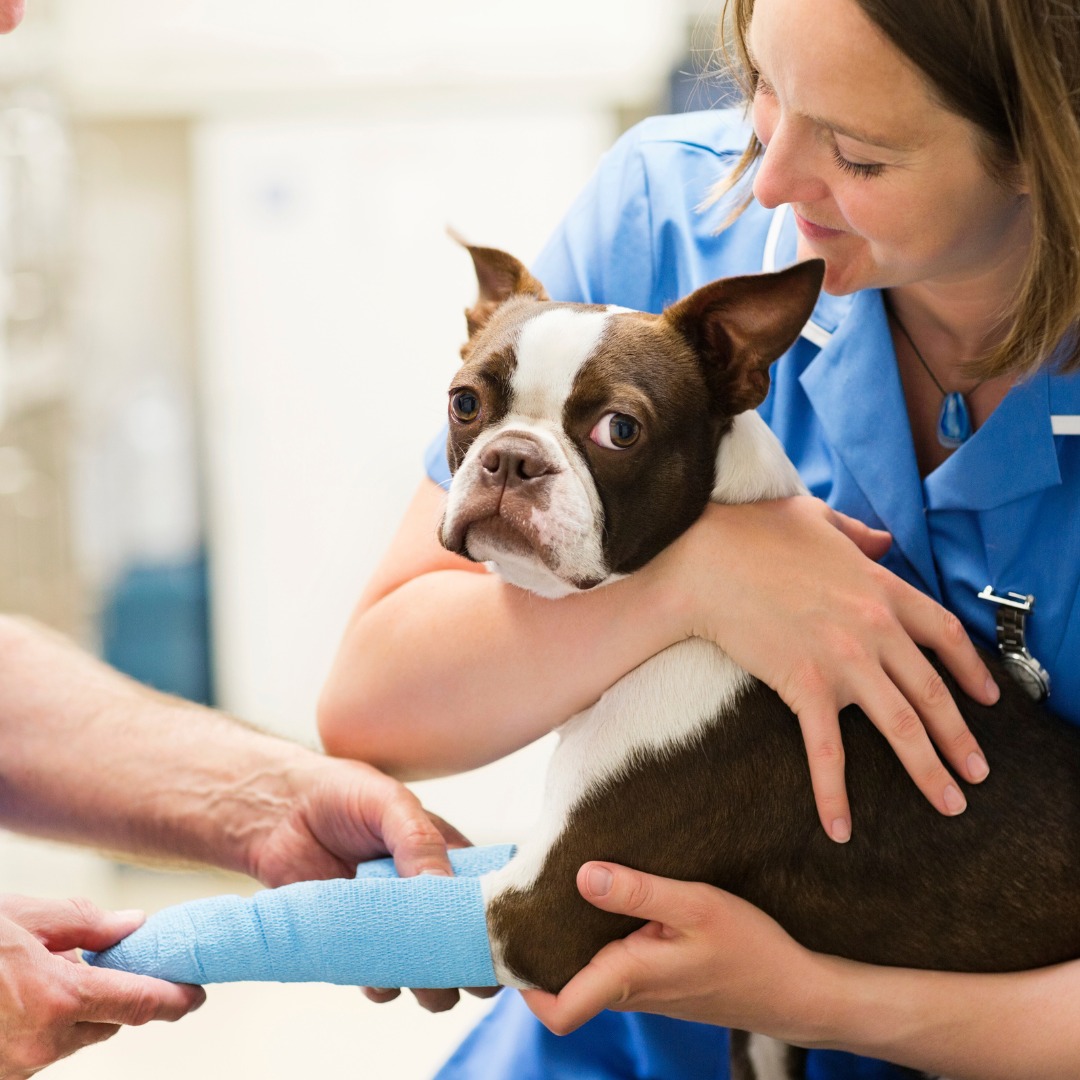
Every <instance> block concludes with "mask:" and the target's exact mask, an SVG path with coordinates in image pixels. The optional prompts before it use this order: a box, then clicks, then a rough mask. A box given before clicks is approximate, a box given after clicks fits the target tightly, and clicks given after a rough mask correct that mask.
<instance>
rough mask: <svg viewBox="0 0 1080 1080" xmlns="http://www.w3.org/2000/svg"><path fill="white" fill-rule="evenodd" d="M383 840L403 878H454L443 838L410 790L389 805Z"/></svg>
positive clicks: (383, 824) (404, 791)
mask: <svg viewBox="0 0 1080 1080" xmlns="http://www.w3.org/2000/svg"><path fill="white" fill-rule="evenodd" d="M447 828H449V826H447ZM382 838H383V842H384V843H385V844H386V846H387V848H388V849H389V850H390V852H391V853H392V854H393V856H394V865H395V866H396V867H397V872H398V873H399V874H400V875H401V876H402V877H415V876H416V875H417V874H441V875H443V876H444V877H451V876H452V875H453V873H454V871H453V868H452V867H451V866H450V859H449V857H448V856H447V854H446V843H447V842H446V840H445V839H443V834H442V833H441V832H440V831H439V827H438V826H436V824H435V823H434V822H433V821H432V820H431V818H430V817H428V815H427V814H426V813H425V811H424V808H423V807H422V806H421V805H420V800H419V799H417V797H416V796H415V795H413V793H412V792H411V791H409V790H408V789H407V788H401V790H400V791H399V792H397V794H396V795H394V796H393V797H392V798H391V799H390V801H389V802H388V803H387V804H386V806H385V808H384V810H383V814H382Z"/></svg>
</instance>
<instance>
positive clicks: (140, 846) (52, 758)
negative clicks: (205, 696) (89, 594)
mask: <svg viewBox="0 0 1080 1080" xmlns="http://www.w3.org/2000/svg"><path fill="white" fill-rule="evenodd" d="M0 823H2V824H3V825H5V826H7V827H9V828H13V829H18V830H19V831H22V832H28V833H33V834H36V835H39V836H47V837H51V838H54V839H58V840H67V841H72V842H77V843H85V844H92V845H95V846H98V847H105V848H109V849H112V850H114V851H124V852H129V853H132V854H135V855H147V856H157V857H165V858H172V859H184V860H189V861H190V860H195V861H200V862H206V863H211V864H214V865H217V866H221V867H225V868H227V869H231V870H237V871H240V872H244V873H248V874H251V875H252V876H254V877H258V878H259V879H260V880H262V881H263V882H264V883H266V884H269V885H280V884H284V883H286V882H288V881H297V880H302V879H305V878H325V877H332V876H338V875H342V874H346V875H347V874H350V873H351V872H352V871H353V870H354V869H355V866H356V863H357V862H359V861H360V860H361V859H364V858H372V857H375V856H376V855H381V854H384V853H385V852H386V851H388V850H390V851H393V852H394V854H395V856H396V857H397V859H398V865H399V867H400V868H401V869H402V871H403V872H404V873H410V872H411V873H416V872H418V871H420V870H425V869H434V870H439V871H441V872H443V873H449V872H450V867H449V864H448V862H447V860H446V850H445V842H444V839H443V836H442V835H440V829H441V830H442V831H443V832H444V833H445V834H446V835H447V836H449V837H450V838H451V839H454V840H455V841H460V839H461V838H460V837H457V836H456V834H454V833H453V830H451V829H449V827H448V826H445V824H444V823H438V824H435V823H433V822H432V821H431V820H430V819H429V817H428V816H427V815H426V814H425V813H424V812H423V809H422V807H421V806H420V804H419V802H418V801H417V800H416V798H415V796H413V795H412V794H411V793H410V792H409V791H408V790H407V789H405V788H403V787H402V786H401V785H399V784H397V783H396V782H394V781H393V780H391V779H390V778H389V777H387V776H383V775H381V774H380V773H378V772H377V771H376V770H375V769H372V768H371V767H370V766H368V765H363V764H360V763H359V762H343V761H333V760H331V759H328V758H326V757H325V756H323V755H322V754H317V753H315V752H313V751H310V750H306V749H304V748H303V747H300V746H297V745H295V744H294V743H291V742H288V741H287V740H285V739H278V738H274V737H272V736H270V735H265V734H263V733H261V732H259V731H256V730H254V729H252V728H250V727H248V726H247V725H244V724H242V723H240V722H239V721H237V720H234V719H233V718H231V717H228V716H225V715H223V714H221V713H218V712H215V711H213V710H211V709H205V708H202V707H200V706H197V705H192V704H190V703H188V702H184V701H179V700H177V699H175V698H170V697H167V696H165V695H163V694H158V693H155V692H153V691H151V690H148V689H146V688H145V687H143V686H140V685H139V684H137V683H135V682H133V681H132V680H130V679H128V678H125V677H124V676H122V675H120V674H118V673H117V672H116V671H114V670H112V669H111V668H109V667H107V666H106V665H105V664H102V663H100V662H99V661H97V660H95V659H93V658H92V657H90V656H88V655H87V654H86V653H84V652H82V651H81V650H79V649H78V648H76V647H75V646H74V645H72V644H71V643H70V642H69V641H67V640H66V639H64V638H63V637H61V636H60V635H58V634H54V633H52V632H51V631H48V630H46V629H44V628H42V627H39V626H36V625H34V624H31V623H27V622H23V621H20V620H17V619H10V618H0Z"/></svg>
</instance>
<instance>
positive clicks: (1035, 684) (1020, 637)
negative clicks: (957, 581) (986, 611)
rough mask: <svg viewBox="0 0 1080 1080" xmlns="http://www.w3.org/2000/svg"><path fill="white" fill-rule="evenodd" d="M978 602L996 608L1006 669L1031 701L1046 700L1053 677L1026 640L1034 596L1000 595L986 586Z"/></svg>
mask: <svg viewBox="0 0 1080 1080" xmlns="http://www.w3.org/2000/svg"><path fill="white" fill-rule="evenodd" d="M979 599H980V600H988V601H989V602H990V603H992V604H996V605H997V643H998V651H999V652H1000V653H1001V662H1002V663H1003V664H1004V665H1005V670H1006V671H1008V673H1009V674H1010V675H1011V676H1012V677H1013V678H1014V679H1015V680H1016V681H1017V682H1018V683H1019V684H1020V685H1021V686H1022V687H1023V688H1024V690H1025V692H1026V693H1027V695H1028V697H1030V698H1031V699H1032V701H1040V702H1041V701H1045V700H1046V699H1047V698H1048V697H1049V696H1050V675H1049V674H1048V673H1047V671H1046V668H1044V667H1043V666H1042V664H1040V663H1039V661H1038V660H1036V659H1035V657H1034V656H1032V655H1031V652H1030V650H1029V649H1028V647H1027V643H1026V642H1025V640H1024V622H1025V620H1026V619H1027V617H1028V615H1030V614H1031V609H1032V608H1033V607H1034V606H1035V597H1034V596H1024V595H1023V594H1022V593H1014V592H1010V593H1006V594H1005V595H1004V596H998V595H997V594H996V593H995V592H994V590H993V588H992V587H991V586H990V585H987V586H986V588H985V589H983V591H982V592H981V593H979Z"/></svg>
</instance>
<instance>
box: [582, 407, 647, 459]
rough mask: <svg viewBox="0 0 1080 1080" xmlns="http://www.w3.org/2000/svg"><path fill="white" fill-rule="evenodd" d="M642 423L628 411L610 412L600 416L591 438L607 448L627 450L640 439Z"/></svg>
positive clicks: (591, 432)
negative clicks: (628, 413)
mask: <svg viewBox="0 0 1080 1080" xmlns="http://www.w3.org/2000/svg"><path fill="white" fill-rule="evenodd" d="M640 434H641V425H640V424H639V423H638V422H637V421H636V420H635V419H634V418H633V417H632V416H627V415H626V413H617V412H610V413H606V414H605V415H604V416H601V417H600V420H599V422H598V423H597V425H596V427H594V428H593V429H592V431H590V432H589V438H590V439H592V441H593V442H594V443H596V445H597V446H603V447H604V448H605V449H607V450H626V449H627V448H628V447H631V446H633V445H634V443H636V442H637V441H638V436H639V435H640Z"/></svg>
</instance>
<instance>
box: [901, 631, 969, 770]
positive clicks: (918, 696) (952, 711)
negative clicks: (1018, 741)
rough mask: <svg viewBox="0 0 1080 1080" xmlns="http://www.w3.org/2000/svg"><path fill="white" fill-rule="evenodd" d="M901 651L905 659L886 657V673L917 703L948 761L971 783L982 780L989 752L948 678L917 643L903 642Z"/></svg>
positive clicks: (924, 721) (928, 727) (920, 715)
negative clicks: (970, 724)
mask: <svg viewBox="0 0 1080 1080" xmlns="http://www.w3.org/2000/svg"><path fill="white" fill-rule="evenodd" d="M901 652H906V654H907V655H906V656H905V657H903V662H899V663H893V662H891V661H886V662H885V664H884V670H885V673H886V674H887V675H888V676H889V678H890V679H891V680H892V681H893V683H894V684H895V685H896V687H897V689H898V690H899V691H900V693H901V694H902V695H903V697H904V698H905V699H906V700H907V701H909V702H910V703H911V704H912V705H913V706H914V709H915V711H916V712H917V713H918V716H919V719H920V720H921V722H922V724H923V725H924V726H925V728H926V731H927V732H928V733H929V735H930V738H932V739H933V741H934V745H935V746H936V747H937V748H938V750H939V751H940V752H941V753H942V754H943V755H944V757H945V759H946V760H947V761H948V762H949V764H950V765H951V766H952V767H953V768H954V769H955V770H956V772H957V773H958V774H959V775H960V776H962V777H963V778H964V779H965V780H967V781H968V782H969V783H972V784H978V783H981V782H982V781H983V780H985V779H986V777H987V776H988V775H989V772H990V767H989V766H988V765H987V763H986V755H985V754H983V752H982V749H981V748H980V747H979V743H978V741H977V740H976V738H975V736H974V735H973V734H972V733H971V730H970V728H968V726H967V722H966V721H965V720H964V718H963V716H962V715H961V714H960V710H959V708H958V707H957V705H956V702H955V701H954V700H953V696H952V694H950V693H949V688H948V687H947V686H946V685H945V680H944V679H943V678H942V677H941V675H940V674H939V672H938V671H937V669H936V668H935V667H934V665H933V664H932V663H931V662H930V660H929V659H927V657H926V656H925V655H924V654H923V652H922V651H921V650H920V649H918V648H917V647H916V646H915V645H914V644H912V643H910V642H906V643H901V644H900V645H899V646H898V648H897V652H896V654H894V655H898V654H900V653H901ZM913 775H914V774H913Z"/></svg>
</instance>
